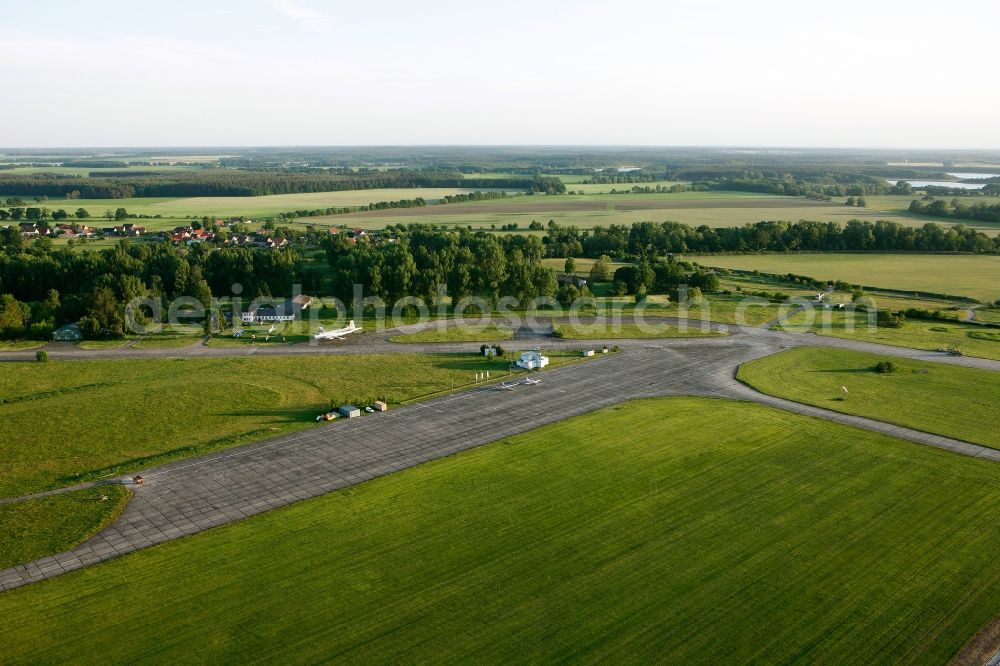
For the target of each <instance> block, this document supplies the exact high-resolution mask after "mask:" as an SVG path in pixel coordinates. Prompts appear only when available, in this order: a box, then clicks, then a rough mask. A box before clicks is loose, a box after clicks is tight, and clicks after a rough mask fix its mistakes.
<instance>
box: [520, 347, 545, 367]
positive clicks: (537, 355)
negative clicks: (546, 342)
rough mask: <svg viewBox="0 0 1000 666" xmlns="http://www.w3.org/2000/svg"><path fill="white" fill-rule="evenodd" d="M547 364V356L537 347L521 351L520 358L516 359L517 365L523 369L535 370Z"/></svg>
mask: <svg viewBox="0 0 1000 666" xmlns="http://www.w3.org/2000/svg"><path fill="white" fill-rule="evenodd" d="M548 364H549V357H548V356H543V355H542V352H540V351H539V350H537V349H532V350H531V351H526V352H521V358H519V359H517V366H518V367H519V368H524V369H525V370H536V369H540V368H544V367H545V366H547V365H548Z"/></svg>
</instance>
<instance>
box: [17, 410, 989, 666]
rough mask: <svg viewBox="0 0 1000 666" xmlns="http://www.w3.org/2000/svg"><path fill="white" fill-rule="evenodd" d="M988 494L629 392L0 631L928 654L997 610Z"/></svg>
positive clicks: (856, 434) (743, 654)
mask: <svg viewBox="0 0 1000 666" xmlns="http://www.w3.org/2000/svg"><path fill="white" fill-rule="evenodd" d="M998 481H1000V466H997V465H996V464H994V463H991V462H988V461H983V460H977V459H973V458H966V457H962V456H957V455H953V454H950V453H947V452H944V451H940V450H936V449H932V448H929V447H921V446H918V445H915V444H911V443H908V442H902V441H899V440H895V439H891V438H888V437H884V436H881V435H877V434H874V433H869V432H864V431H858V430H854V429H852V428H848V427H845V426H841V425H837V424H832V423H829V422H824V421H820V420H815V419H809V418H806V417H802V416H799V415H795V414H790V413H787V412H781V411H776V410H773V409H769V408H766V407H763V406H759V405H753V404H748V403H740V402H729V401H722V400H709V399H694V398H673V399H660V400H650V401H642V402H637V403H631V404H628V405H623V406H620V407H618V408H615V409H609V410H604V411H600V412H596V413H593V414H590V415H586V416H583V417H579V418H574V419H571V420H567V421H563V422H561V423H557V424H554V425H551V426H548V427H546V428H542V429H539V430H536V431H533V432H530V433H527V434H524V435H522V436H518V437H515V438H511V439H508V440H504V441H501V442H499V443H496V444H493V445H489V446H486V447H481V448H479V449H475V450H472V451H468V452H465V453H462V454H459V455H455V456H451V457H449V458H446V459H441V460H438V461H435V462H432V463H428V464H425V465H422V466H419V467H416V468H413V469H410V470H406V471H404V472H400V473H397V474H393V475H390V476H387V477H383V478H380V479H376V480H374V481H371V482H369V483H366V484H363V485H360V486H356V487H354V488H351V489H347V490H345V491H341V492H337V493H332V494H330V495H327V496H324V497H321V498H317V499H315V500H310V501H307V502H301V503H299V504H296V505H294V506H291V507H287V508H284V509H280V510H277V511H274V512H271V513H268V514H263V515H261V516H257V517H254V518H251V519H248V520H245V521H241V522H239V523H235V524H232V525H229V526H225V527H222V528H219V529H215V530H211V531H209V532H205V533H202V534H200V535H197V536H194V537H190V538H186V539H183V540H180V541H175V542H172V543H169V544H166V545H164V546H160V547H156V548H152V549H149V550H146V551H141V552H139V553H136V554H133V555H129V556H126V557H123V558H120V559H117V560H115V561H112V562H108V563H105V564H102V565H98V566H94V567H90V568H88V569H85V570H82V571H77V572H74V573H71V574H67V575H64V576H60V577H58V578H55V579H52V580H49V581H45V582H42V583H39V584H35V585H31V586H28V587H24V588H20V589H17V590H13V591H11V592H8V593H5V594H3V595H0V634H2V635H3V636H4V657H5V659H6V660H9V661H11V662H38V661H46V662H62V661H100V662H104V663H114V662H120V661H126V660H129V659H132V658H134V656H135V655H136V654H141V655H143V658H145V659H147V660H153V661H164V662H166V661H171V662H173V661H178V660H189V659H190V658H191V655H193V654H197V659H198V660H199V661H206V662H213V663H221V662H245V661H282V662H286V663H316V662H320V661H334V660H335V661H338V662H349V663H372V662H381V663H386V662H425V661H434V662H436V663H458V662H462V663H468V662H470V661H475V662H494V663H495V662H502V661H513V660H516V661H529V662H547V663H550V662H557V661H591V662H596V661H609V662H632V663H649V662H650V661H661V662H670V663H705V664H718V663H747V662H757V663H781V662H792V661H800V662H809V663H838V664H841V663H856V664H872V663H882V662H904V663H908V662H914V661H919V662H925V663H943V662H945V661H947V660H948V658H949V657H950V656H951V655H953V654H954V653H955V652H956V651H958V650H959V648H960V647H961V646H962V644H963V643H964V642H965V641H966V640H967V639H968V638H969V637H970V636H972V635H973V634H974V633H975V632H976V631H977V630H978V629H979V627H980V626H982V625H983V624H984V623H985V622H987V621H988V620H989V619H990V618H991V617H992V616H993V615H994V613H995V612H996V610H997V608H1000V574H998V573H997V570H996V566H995V556H994V554H995V552H996V550H997V548H998V547H1000V524H998V523H997V521H996V520H995V516H996V514H997V511H998V510H1000V484H998V483H997V482H998ZM94 599H97V600H99V601H100V608H105V609H116V608H118V609H128V611H127V612H94V611H93V609H91V610H90V611H88V610H87V609H88V604H87V601H88V600H94ZM123 636H125V637H127V640H123V639H122V637H123Z"/></svg>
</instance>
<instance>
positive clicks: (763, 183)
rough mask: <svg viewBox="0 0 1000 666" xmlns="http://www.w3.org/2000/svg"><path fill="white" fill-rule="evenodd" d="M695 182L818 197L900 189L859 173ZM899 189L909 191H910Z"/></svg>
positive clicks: (712, 187)
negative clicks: (844, 179) (846, 177)
mask: <svg viewBox="0 0 1000 666" xmlns="http://www.w3.org/2000/svg"><path fill="white" fill-rule="evenodd" d="M692 185H694V186H700V187H702V188H705V189H709V190H728V191H736V192H759V193H762V194H778V195H782V196H791V197H810V198H816V199H829V198H831V197H845V196H865V195H871V194H893V193H896V192H894V190H893V186H892V185H889V184H888V183H887V182H886V181H885V180H883V179H880V178H873V177H865V176H858V177H857V180H855V181H854V182H848V183H829V182H822V181H809V180H802V179H799V178H794V177H787V178H783V179H779V178H754V177H744V178H720V179H716V180H699V181H695V182H694V183H692ZM899 193H904V194H905V193H906V192H899Z"/></svg>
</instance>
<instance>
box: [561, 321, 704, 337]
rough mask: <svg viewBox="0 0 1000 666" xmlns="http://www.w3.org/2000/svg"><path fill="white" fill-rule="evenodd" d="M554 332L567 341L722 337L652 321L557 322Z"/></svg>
mask: <svg viewBox="0 0 1000 666" xmlns="http://www.w3.org/2000/svg"><path fill="white" fill-rule="evenodd" d="M553 330H554V331H555V334H556V336H557V337H560V338H563V339H565V340H604V339H620V338H621V339H646V338H700V337H718V336H720V335H722V333H719V332H718V331H712V330H705V329H701V328H695V327H693V326H677V325H674V324H665V323H662V322H652V321H651V322H645V323H643V324H636V323H629V322H627V321H623V322H621V323H611V322H599V323H594V324H585V323H579V324H571V323H568V322H556V323H555V324H554V325H553Z"/></svg>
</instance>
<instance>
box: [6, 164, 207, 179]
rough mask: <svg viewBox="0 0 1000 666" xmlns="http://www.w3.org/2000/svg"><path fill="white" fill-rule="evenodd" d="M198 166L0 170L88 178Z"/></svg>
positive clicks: (41, 167) (40, 167)
mask: <svg viewBox="0 0 1000 666" xmlns="http://www.w3.org/2000/svg"><path fill="white" fill-rule="evenodd" d="M199 168H200V167H196V166H187V165H162V166H130V167H127V168H122V167H74V166H69V167H67V166H16V167H14V168H13V169H0V175H3V174H31V173H55V174H59V175H61V176H77V177H83V178H86V177H87V176H89V175H90V174H91V173H98V174H101V173H108V172H111V173H122V172H123V171H132V172H135V173H136V174H143V173H153V172H156V173H169V172H171V171H192V170H194V169H199Z"/></svg>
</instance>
